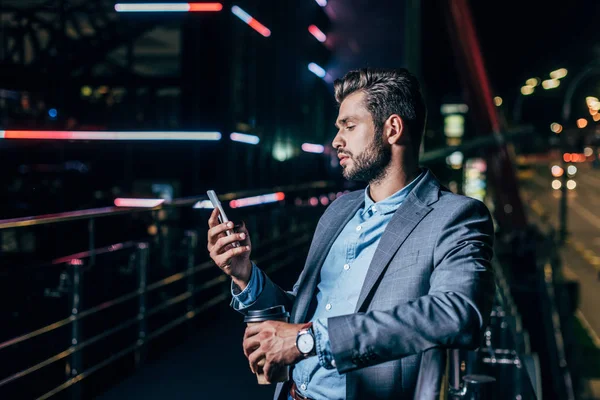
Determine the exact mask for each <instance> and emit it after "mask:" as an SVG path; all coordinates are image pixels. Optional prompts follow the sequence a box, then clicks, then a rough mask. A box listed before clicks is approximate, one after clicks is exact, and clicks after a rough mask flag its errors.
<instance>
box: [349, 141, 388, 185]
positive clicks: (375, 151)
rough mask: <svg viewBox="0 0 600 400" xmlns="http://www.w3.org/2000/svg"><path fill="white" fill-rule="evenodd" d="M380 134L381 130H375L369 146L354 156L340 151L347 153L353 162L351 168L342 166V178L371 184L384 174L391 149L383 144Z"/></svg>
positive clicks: (380, 178)
mask: <svg viewBox="0 0 600 400" xmlns="http://www.w3.org/2000/svg"><path fill="white" fill-rule="evenodd" d="M382 136H383V130H381V132H375V135H374V136H373V140H372V141H371V143H369V146H368V147H367V148H366V149H365V150H364V151H363V152H362V153H360V154H359V155H357V156H356V157H354V156H353V155H352V153H347V152H342V153H343V154H346V155H348V156H349V157H350V159H351V160H352V161H353V164H354V165H353V167H352V168H349V167H345V168H344V171H343V176H344V178H346V179H348V180H351V181H362V182H368V183H369V184H373V183H377V182H379V181H381V180H382V179H383V178H384V177H385V176H386V174H387V167H388V165H389V163H390V160H391V159H392V150H391V148H389V147H387V146H386V145H385V144H384V142H383V140H382Z"/></svg>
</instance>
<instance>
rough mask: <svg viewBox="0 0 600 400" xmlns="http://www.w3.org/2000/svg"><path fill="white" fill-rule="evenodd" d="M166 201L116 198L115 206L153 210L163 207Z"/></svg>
mask: <svg viewBox="0 0 600 400" xmlns="http://www.w3.org/2000/svg"><path fill="white" fill-rule="evenodd" d="M164 202H165V199H133V198H122V197H119V198H116V199H115V206H117V207H147V208H152V207H156V206H159V205H161V204H162V203H164Z"/></svg>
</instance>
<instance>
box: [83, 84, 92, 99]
mask: <svg viewBox="0 0 600 400" xmlns="http://www.w3.org/2000/svg"><path fill="white" fill-rule="evenodd" d="M81 95H82V96H84V97H88V96H91V95H92V88H91V87H89V86H82V87H81Z"/></svg>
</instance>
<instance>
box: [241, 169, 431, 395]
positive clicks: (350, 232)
mask: <svg viewBox="0 0 600 400" xmlns="http://www.w3.org/2000/svg"><path fill="white" fill-rule="evenodd" d="M423 176H424V173H421V174H420V175H419V176H418V177H417V178H416V179H414V180H413V181H412V182H411V183H410V184H408V185H407V186H405V187H404V188H402V189H401V190H399V191H398V192H396V193H394V194H393V195H391V196H390V197H388V198H386V199H384V200H382V201H380V202H378V203H375V202H373V200H371V198H370V197H369V187H368V186H367V188H365V204H364V206H363V207H362V208H360V209H359V210H358V211H357V212H356V214H355V215H354V217H352V219H351V220H350V221H349V222H348V223H347V224H346V226H345V227H344V229H343V230H342V232H341V233H340V235H339V236H338V237H337V239H336V240H335V241H334V243H333V245H332V246H331V249H330V251H329V254H328V255H327V258H326V259H325V262H324V263H323V267H322V268H321V274H320V281H319V284H318V292H317V307H316V310H315V313H314V315H312V316H311V318H310V321H312V322H313V329H314V332H315V338H316V347H317V357H310V358H307V359H305V360H302V361H300V362H298V363H297V364H296V365H295V367H294V370H293V379H294V382H296V386H297V387H298V389H299V392H300V393H301V394H302V395H304V396H307V397H310V398H313V399H317V400H320V399H329V400H335V399H342V400H343V399H345V398H346V376H345V375H340V374H339V373H338V372H337V370H336V369H335V361H334V359H333V354H332V352H331V344H330V342H329V334H328V332H327V318H330V317H336V316H339V315H347V314H352V313H354V310H355V308H356V304H357V302H358V296H359V295H360V290H361V288H362V285H363V282H364V280H365V276H366V275H367V270H368V268H369V265H370V264H371V260H372V258H373V254H374V253H375V249H376V248H377V244H378V243H379V240H380V238H381V235H383V232H384V230H385V228H386V226H387V224H388V223H389V222H390V220H391V219H392V216H393V215H394V212H395V211H396V210H397V209H398V207H400V205H401V204H402V202H403V201H404V200H405V199H406V197H407V196H408V195H409V194H410V192H411V190H412V189H413V188H414V187H415V186H416V185H417V183H418V182H419V181H420V180H421V178H422V177H423ZM263 284H264V275H263V272H262V271H261V270H260V269H259V268H258V267H257V266H256V265H254V264H253V270H252V275H251V278H250V281H249V282H248V286H247V287H246V288H245V289H244V290H243V291H242V292H241V293H239V294H237V295H236V294H235V293H234V292H233V290H232V294H233V296H234V298H235V299H236V300H237V301H238V302H239V309H243V308H247V307H249V306H251V305H252V303H254V302H255V301H256V299H257V298H258V296H259V295H260V292H261V291H262V288H263Z"/></svg>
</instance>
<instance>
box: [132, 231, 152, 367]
mask: <svg viewBox="0 0 600 400" xmlns="http://www.w3.org/2000/svg"><path fill="white" fill-rule="evenodd" d="M148 256H149V246H148V243H145V242H144V243H138V245H137V261H138V265H137V267H138V293H139V295H138V321H139V322H138V339H137V348H136V349H135V365H136V367H139V366H140V364H141V363H142V362H143V361H144V358H145V357H146V330H147V327H146V277H147V268H148Z"/></svg>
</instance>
